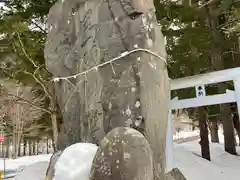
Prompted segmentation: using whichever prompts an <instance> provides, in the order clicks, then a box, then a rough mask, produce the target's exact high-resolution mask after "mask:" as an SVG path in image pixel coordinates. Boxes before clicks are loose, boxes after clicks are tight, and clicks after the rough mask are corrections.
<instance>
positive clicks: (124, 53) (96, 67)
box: [52, 48, 167, 82]
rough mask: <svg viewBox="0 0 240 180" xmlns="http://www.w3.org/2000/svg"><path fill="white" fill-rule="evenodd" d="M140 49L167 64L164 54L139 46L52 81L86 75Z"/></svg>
mask: <svg viewBox="0 0 240 180" xmlns="http://www.w3.org/2000/svg"><path fill="white" fill-rule="evenodd" d="M139 51H143V52H146V53H149V54H151V55H153V56H155V57H157V58H159V59H161V60H162V61H164V63H165V64H167V61H166V59H165V58H163V57H162V56H160V55H158V54H157V53H154V52H152V51H150V50H148V49H142V48H137V49H133V50H131V51H126V52H123V53H122V54H121V55H120V56H118V57H115V58H113V59H111V60H109V61H107V62H104V63H102V64H99V65H97V66H94V67H92V68H90V69H88V70H86V71H83V72H80V73H78V74H75V75H71V76H66V77H56V78H53V79H52V81H55V82H56V81H59V80H64V79H65V80H66V79H71V78H76V77H78V76H81V75H86V74H87V73H89V72H90V71H93V70H95V71H97V70H98V68H99V67H102V66H105V65H107V64H111V63H113V62H114V61H117V60H120V59H122V58H123V57H126V56H128V55H130V54H132V53H135V52H139Z"/></svg>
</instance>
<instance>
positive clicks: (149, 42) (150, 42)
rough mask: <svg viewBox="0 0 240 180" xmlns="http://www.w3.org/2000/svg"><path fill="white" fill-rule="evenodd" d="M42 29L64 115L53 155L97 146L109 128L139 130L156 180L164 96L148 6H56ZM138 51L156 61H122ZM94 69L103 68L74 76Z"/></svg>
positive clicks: (83, 1)
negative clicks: (77, 145) (86, 145)
mask: <svg viewBox="0 0 240 180" xmlns="http://www.w3.org/2000/svg"><path fill="white" fill-rule="evenodd" d="M48 29H49V33H48V37H47V41H46V46H45V58H46V66H47V69H48V70H49V71H50V72H51V73H52V74H53V76H54V77H59V79H56V82H55V89H56V93H57V99H58V104H59V106H60V109H61V111H62V115H63V124H62V129H61V132H60V135H59V137H60V141H59V145H60V146H59V149H61V150H62V149H64V148H66V147H67V146H69V145H71V144H74V143H77V142H80V141H81V142H82V141H87V142H92V143H99V142H100V141H101V140H102V139H103V137H104V136H105V134H107V133H108V132H110V131H111V130H112V129H113V128H115V127H119V126H125V127H134V126H135V127H136V126H141V124H139V123H138V122H144V128H141V129H142V133H143V134H144V135H145V136H146V138H147V140H148V141H149V144H150V146H151V149H152V150H153V157H154V158H153V159H154V169H155V176H156V178H157V179H159V178H160V176H162V179H163V178H164V174H165V173H164V171H165V144H166V142H165V140H166V132H167V118H168V109H169V94H170V93H169V92H170V90H169V78H168V74H167V68H166V63H165V62H164V60H165V59H166V50H165V44H164V38H163V36H162V33H161V29H160V26H159V25H158V24H157V20H156V16H155V10H154V5H153V0H65V1H64V0H59V1H58V2H57V3H56V4H55V5H54V6H53V7H52V8H51V9H50V12H49V17H48ZM138 48H142V49H147V50H150V51H152V52H154V53H155V54H157V55H158V56H161V57H162V58H159V57H157V56H154V55H152V54H151V53H147V52H146V51H140V50H139V51H136V52H135V53H131V54H130V55H127V56H124V55H126V52H130V51H132V50H134V49H138ZM121 55H122V57H121V58H119V60H116V61H113V62H111V63H107V62H109V61H110V60H112V59H113V58H115V57H118V56H121ZM123 56H124V57H123ZM101 63H106V65H104V66H101V67H99V68H94V70H91V71H88V72H87V73H84V74H81V75H76V74H78V73H81V72H85V71H87V70H88V69H90V68H93V67H96V66H97V65H99V64H101ZM67 76H72V77H71V78H60V77H67Z"/></svg>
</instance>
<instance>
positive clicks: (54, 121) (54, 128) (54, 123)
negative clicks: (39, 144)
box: [47, 112, 58, 152]
mask: <svg viewBox="0 0 240 180" xmlns="http://www.w3.org/2000/svg"><path fill="white" fill-rule="evenodd" d="M51 120H52V132H53V149H54V152H56V150H57V148H56V147H57V146H56V145H57V143H58V124H57V113H56V112H53V113H52V114H51ZM47 141H48V140H47Z"/></svg>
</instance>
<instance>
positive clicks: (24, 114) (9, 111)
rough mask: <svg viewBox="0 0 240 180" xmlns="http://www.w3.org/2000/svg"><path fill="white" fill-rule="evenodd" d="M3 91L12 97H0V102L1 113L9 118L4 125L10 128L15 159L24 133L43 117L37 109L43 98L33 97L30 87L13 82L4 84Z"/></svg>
mask: <svg viewBox="0 0 240 180" xmlns="http://www.w3.org/2000/svg"><path fill="white" fill-rule="evenodd" d="M4 90H5V92H7V93H9V94H11V95H12V96H1V100H2V102H4V103H3V104H4V105H3V106H2V109H3V112H4V113H5V114H6V115H7V116H8V117H9V118H8V121H7V122H6V124H7V125H8V126H11V127H12V133H11V134H12V138H13V139H12V141H13V149H14V150H13V153H14V154H13V156H14V157H17V155H18V148H19V147H20V142H21V139H22V137H23V135H24V134H25V131H29V128H31V127H32V126H34V127H36V125H37V120H38V119H39V118H41V116H42V115H43V111H42V110H41V109H40V108H38V107H41V106H42V104H43V98H41V97H35V95H34V94H33V92H32V87H29V86H23V85H20V84H17V83H14V82H6V83H5V86H4ZM19 98H23V99H25V100H26V101H29V102H31V103H32V104H34V105H35V106H32V105H31V104H29V103H23V102H21V101H19V100H18V99H19Z"/></svg>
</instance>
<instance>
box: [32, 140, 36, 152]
mask: <svg viewBox="0 0 240 180" xmlns="http://www.w3.org/2000/svg"><path fill="white" fill-rule="evenodd" d="M32 146H33V155H36V141H35V139H34V140H33V142H32Z"/></svg>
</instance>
